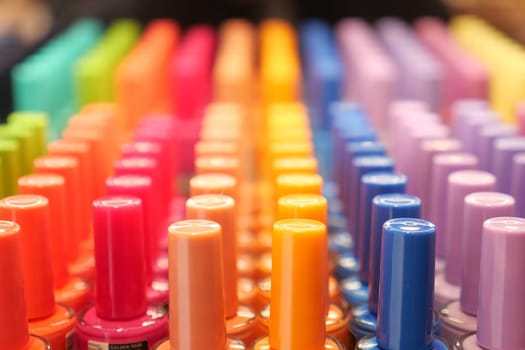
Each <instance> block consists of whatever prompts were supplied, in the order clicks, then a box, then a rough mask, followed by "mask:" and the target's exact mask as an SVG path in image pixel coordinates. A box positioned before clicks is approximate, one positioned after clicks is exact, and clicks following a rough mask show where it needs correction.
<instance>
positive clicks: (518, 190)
mask: <svg viewBox="0 0 525 350" xmlns="http://www.w3.org/2000/svg"><path fill="white" fill-rule="evenodd" d="M524 176H525V152H523V153H518V154H516V155H515V156H514V158H513V160H512V175H511V184H510V194H511V195H512V196H514V199H515V200H516V216H519V217H525V198H524V197H523V195H522V194H523V193H525V184H524V183H523V181H522V179H523V178H524Z"/></svg>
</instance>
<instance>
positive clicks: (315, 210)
mask: <svg viewBox="0 0 525 350" xmlns="http://www.w3.org/2000/svg"><path fill="white" fill-rule="evenodd" d="M327 208H328V204H327V200H326V198H325V197H323V196H322V195H320V194H307V193H298V194H289V195H286V196H283V197H281V198H279V200H278V201H277V220H282V219H311V220H317V221H320V222H322V223H323V224H324V225H326V224H327V215H328V209H327Z"/></svg>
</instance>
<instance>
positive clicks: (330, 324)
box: [258, 194, 351, 346]
mask: <svg viewBox="0 0 525 350" xmlns="http://www.w3.org/2000/svg"><path fill="white" fill-rule="evenodd" d="M326 214H327V200H326V198H325V197H323V196H321V195H318V194H290V195H286V196H283V197H281V198H279V201H278V204H277V220H283V219H309V220H315V221H318V222H320V223H322V224H323V225H325V226H326V221H327V218H326ZM327 244H328V242H327ZM272 249H273V248H272ZM270 256H271V255H270ZM273 262H274V259H273V257H272V259H271V261H270V262H269V265H270V267H271V268H272V270H273ZM329 263H330V262H329V261H327V271H325V272H324V273H325V274H326V275H327V287H328V305H327V312H326V316H325V322H326V333H327V335H328V336H332V337H333V338H335V339H337V340H338V341H339V342H341V343H342V344H343V345H344V346H349V345H350V342H351V339H350V334H349V332H348V322H349V312H348V311H349V310H348V306H347V305H346V303H344V302H343V301H342V300H341V294H340V290H339V286H338V283H337V281H336V280H335V278H334V277H333V276H331V275H330V268H329ZM268 272H269V273H272V274H273V271H268ZM271 281H272V277H271V276H269V277H267V278H264V279H262V280H260V281H259V296H258V297H259V299H261V302H260V304H261V306H263V307H265V306H267V305H268V303H270V305H271V303H272V295H271V291H272V290H273V289H272V284H271ZM270 308H271V306H270ZM268 311H269V310H268V309H264V308H263V310H262V311H261V313H260V316H261V321H262V323H263V326H265V328H266V331H267V329H268V323H269V322H268Z"/></svg>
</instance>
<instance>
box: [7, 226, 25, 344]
mask: <svg viewBox="0 0 525 350" xmlns="http://www.w3.org/2000/svg"><path fill="white" fill-rule="evenodd" d="M0 276H2V284H3V287H2V288H1V290H0V309H1V310H2V312H0V348H2V349H15V350H19V349H24V348H25V346H26V344H27V342H28V340H29V337H28V333H27V332H28V329H27V312H26V301H25V298H24V297H23V295H24V271H23V268H22V237H21V235H20V226H19V225H18V224H17V223H14V222H12V221H5V220H2V221H0Z"/></svg>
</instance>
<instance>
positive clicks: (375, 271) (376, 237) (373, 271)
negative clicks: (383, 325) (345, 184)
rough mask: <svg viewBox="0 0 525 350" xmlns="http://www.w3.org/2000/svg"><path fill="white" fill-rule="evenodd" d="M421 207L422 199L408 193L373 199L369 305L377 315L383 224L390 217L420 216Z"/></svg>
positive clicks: (385, 195)
mask: <svg viewBox="0 0 525 350" xmlns="http://www.w3.org/2000/svg"><path fill="white" fill-rule="evenodd" d="M420 208H421V200H420V199H419V198H418V197H416V196H411V195H408V194H400V193H387V194H379V195H377V196H375V197H374V199H373V200H372V216H371V225H372V226H371V231H370V235H371V236H370V261H369V266H370V273H369V278H368V291H369V297H368V306H369V308H370V311H371V312H372V313H373V314H375V315H377V306H378V301H379V275H380V271H381V246H382V238H383V224H384V223H385V222H387V221H388V220H390V219H397V218H419V215H420Z"/></svg>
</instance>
